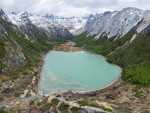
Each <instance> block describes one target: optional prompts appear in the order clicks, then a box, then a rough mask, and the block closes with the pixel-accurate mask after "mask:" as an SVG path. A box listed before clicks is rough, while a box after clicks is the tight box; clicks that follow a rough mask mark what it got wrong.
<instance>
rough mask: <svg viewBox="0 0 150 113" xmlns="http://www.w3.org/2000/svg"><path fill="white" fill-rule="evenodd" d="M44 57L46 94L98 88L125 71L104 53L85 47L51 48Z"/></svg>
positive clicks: (42, 76)
mask: <svg viewBox="0 0 150 113" xmlns="http://www.w3.org/2000/svg"><path fill="white" fill-rule="evenodd" d="M44 61H45V63H44V65H43V67H42V71H41V74H40V81H39V89H40V90H41V91H42V92H43V93H44V94H48V93H54V92H61V91H65V90H73V91H91V90H97V89H100V88H103V87H105V86H107V85H110V84H111V83H112V82H113V81H115V80H116V79H117V78H118V77H119V76H120V74H121V71H122V70H121V68H120V67H118V66H115V65H111V64H109V63H108V62H107V61H105V58H104V57H103V56H101V55H96V54H92V53H89V52H86V51H77V52H62V51H50V52H49V53H48V54H47V55H46V57H45V59H44Z"/></svg>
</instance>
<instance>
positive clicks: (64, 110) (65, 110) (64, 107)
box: [59, 102, 69, 113]
mask: <svg viewBox="0 0 150 113" xmlns="http://www.w3.org/2000/svg"><path fill="white" fill-rule="evenodd" d="M68 109H69V105H68V104H65V103H63V102H62V103H61V104H60V106H59V111H61V113H68Z"/></svg>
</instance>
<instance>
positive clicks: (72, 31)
mask: <svg viewBox="0 0 150 113" xmlns="http://www.w3.org/2000/svg"><path fill="white" fill-rule="evenodd" d="M149 15H150V11H149V10H141V9H137V8H132V7H128V8H124V9H122V10H121V11H113V12H105V13H102V14H95V15H93V14H91V15H88V16H85V17H82V18H78V17H74V18H69V21H68V18H63V17H57V16H56V17H55V16H53V15H46V16H37V15H32V14H30V13H27V12H23V13H11V14H8V16H7V14H5V12H4V11H3V10H2V9H1V10H0V86H1V87H0V92H1V93H0V108H1V110H0V113H5V112H6V113H7V112H8V113H28V112H29V113H44V112H47V113H49V112H50V113H51V112H53V113H57V112H58V113H59V112H62V113H77V112H79V113H91V112H92V113H109V112H112V113H149V112H150V95H149V94H150V88H149V85H150V68H149V67H150V60H149V58H150V49H149V48H150V35H149V34H150V29H149V28H150V21H149V18H150V16H149ZM78 19H79V20H78ZM82 19H83V20H82ZM81 20H82V21H83V22H81ZM61 23H62V24H61ZM66 23H68V24H67V25H66ZM72 23H73V24H72ZM78 28H79V29H78ZM76 30H77V31H76ZM78 31H80V32H78ZM53 50H55V51H58V52H60V51H62V52H67V53H69V52H82V51H85V50H86V51H90V52H92V53H96V54H100V55H103V56H104V57H105V58H106V60H107V61H108V62H109V63H112V64H116V65H118V66H120V67H121V68H122V69H123V72H122V76H121V77H120V78H119V79H117V81H115V82H114V83H113V84H111V85H110V86H108V87H105V88H103V89H99V88H98V89H99V90H96V91H89V92H78V91H74V90H67V91H64V92H61V93H53V94H43V93H42V92H41V91H40V90H39V87H38V84H39V80H40V77H41V76H40V74H41V70H42V67H43V65H44V60H43V59H44V58H45V57H46V55H47V53H48V52H49V51H53ZM80 58H82V57H80ZM59 59H61V58H59ZM68 59H69V57H68ZM93 67H94V66H93ZM95 68H96V67H95ZM88 70H90V69H88ZM93 70H94V69H93ZM95 81H96V82H98V81H97V80H95ZM56 82H57V81H56ZM54 85H55V83H54Z"/></svg>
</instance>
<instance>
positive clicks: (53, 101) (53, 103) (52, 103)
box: [50, 98, 59, 106]
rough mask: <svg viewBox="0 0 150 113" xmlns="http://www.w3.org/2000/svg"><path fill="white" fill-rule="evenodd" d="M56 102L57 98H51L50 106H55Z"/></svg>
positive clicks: (57, 101)
mask: <svg viewBox="0 0 150 113" xmlns="http://www.w3.org/2000/svg"><path fill="white" fill-rule="evenodd" d="M58 103H59V100H58V99H57V98H54V99H52V101H51V103H50V105H52V106H57V105H58Z"/></svg>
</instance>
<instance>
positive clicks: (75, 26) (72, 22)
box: [44, 14, 89, 35]
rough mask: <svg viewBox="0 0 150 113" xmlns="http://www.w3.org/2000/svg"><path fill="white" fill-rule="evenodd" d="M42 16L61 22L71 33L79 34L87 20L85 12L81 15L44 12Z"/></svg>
mask: <svg viewBox="0 0 150 113" xmlns="http://www.w3.org/2000/svg"><path fill="white" fill-rule="evenodd" d="M44 17H45V18H48V19H49V20H53V21H56V22H58V23H60V24H62V25H63V26H64V27H66V28H67V29H68V30H69V31H70V32H71V33H72V34H73V35H79V34H81V33H82V31H83V28H84V26H85V24H86V22H87V20H88V17H89V15H88V14H86V15H84V16H82V17H75V16H72V17H62V16H54V15H49V14H46V15H45V16H44Z"/></svg>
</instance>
